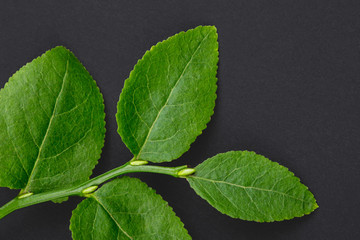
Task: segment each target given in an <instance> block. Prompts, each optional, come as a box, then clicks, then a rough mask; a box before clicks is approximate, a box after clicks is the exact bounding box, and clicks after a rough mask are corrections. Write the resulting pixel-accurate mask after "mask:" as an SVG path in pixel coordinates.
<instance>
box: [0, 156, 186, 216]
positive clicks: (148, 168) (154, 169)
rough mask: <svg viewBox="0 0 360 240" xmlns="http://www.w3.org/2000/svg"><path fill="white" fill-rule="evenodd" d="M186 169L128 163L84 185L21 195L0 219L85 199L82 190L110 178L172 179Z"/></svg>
mask: <svg viewBox="0 0 360 240" xmlns="http://www.w3.org/2000/svg"><path fill="white" fill-rule="evenodd" d="M185 168H187V166H186V165H184V166H180V167H162V166H154V165H140V166H133V165H130V162H129V163H126V164H124V165H122V166H120V167H117V168H114V169H112V170H110V171H108V172H106V173H104V174H102V175H99V176H97V177H94V178H92V179H90V180H88V181H86V182H84V183H81V184H79V185H77V186H74V187H70V188H64V189H59V190H55V191H49V192H43V193H37V194H33V195H30V196H28V197H24V198H21V195H19V196H17V197H16V198H14V199H13V200H11V201H10V202H8V203H7V204H5V205H4V206H2V207H1V208H0V219H2V218H3V217H5V216H6V215H8V214H10V213H11V212H13V211H15V210H17V209H20V208H24V207H28V206H31V205H35V204H38V203H42V202H47V201H51V200H56V199H59V198H64V197H68V196H81V197H85V196H86V194H84V193H83V192H82V191H83V190H84V189H87V188H88V187H91V186H98V185H100V184H102V183H104V182H106V181H108V180H110V179H112V178H115V177H117V176H120V175H123V174H126V173H134V172H151V173H160V174H166V175H170V176H173V177H180V176H179V175H178V172H179V171H180V170H183V169H185Z"/></svg>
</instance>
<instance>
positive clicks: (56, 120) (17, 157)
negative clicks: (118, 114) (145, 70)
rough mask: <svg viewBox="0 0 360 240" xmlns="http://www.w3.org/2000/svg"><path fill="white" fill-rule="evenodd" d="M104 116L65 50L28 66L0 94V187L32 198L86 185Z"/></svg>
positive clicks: (92, 86)
mask: <svg viewBox="0 0 360 240" xmlns="http://www.w3.org/2000/svg"><path fill="white" fill-rule="evenodd" d="M104 117H105V113H104V105H103V98H102V95H101V93H100V91H99V89H98V87H97V86H96V83H95V81H94V80H93V79H92V77H91V76H90V75H89V73H88V72H87V71H86V69H85V68H84V67H83V66H82V65H81V63H80V62H79V60H77V59H76V58H75V56H74V55H73V54H72V53H71V52H70V51H69V50H67V49H65V48H64V47H56V48H54V49H52V50H50V51H47V52H46V53H45V54H43V55H42V56H40V57H38V58H36V59H35V60H33V61H32V62H31V63H28V64H27V65H25V66H24V67H22V68H21V69H20V70H19V71H18V72H16V73H15V74H14V75H13V76H12V77H11V78H10V79H9V82H8V83H7V84H6V85H5V87H4V88H3V89H2V90H1V91H0V129H1V131H0V139H1V142H0V169H1V171H0V186H3V187H9V188H15V189H23V192H35V193H36V192H43V191H46V190H49V189H56V188H61V187H65V186H66V187H70V186H72V185H75V184H78V183H80V182H83V181H85V180H87V179H88V178H89V176H90V175H91V172H92V169H93V168H94V166H95V165H96V163H97V160H98V159H99V157H100V153H101V148H102V147H103V144H104V136H105V122H104Z"/></svg>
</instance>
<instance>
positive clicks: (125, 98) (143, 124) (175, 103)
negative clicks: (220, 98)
mask: <svg viewBox="0 0 360 240" xmlns="http://www.w3.org/2000/svg"><path fill="white" fill-rule="evenodd" d="M217 62H218V43H217V33H216V28H215V27H212V26H199V27H197V28H195V29H192V30H189V31H187V32H181V33H179V34H176V35H175V36H173V37H170V38H168V39H167V40H165V41H163V42H160V43H158V44H157V45H155V46H153V47H152V48H151V50H149V51H147V52H146V53H145V55H144V57H143V58H142V59H141V60H139V62H138V63H137V64H136V66H135V68H134V70H133V71H132V72H131V73H130V77H129V78H128V79H127V80H126V81H125V86H124V89H123V90H122V93H121V95H120V100H119V103H118V113H117V122H118V126H119V128H118V132H119V134H120V136H121V138H122V140H123V142H124V143H125V144H126V146H127V147H128V148H129V149H130V150H131V152H132V153H133V154H134V155H135V157H136V158H137V159H142V160H147V161H152V162H166V161H171V160H173V159H176V158H178V157H180V156H181V155H182V154H183V153H184V152H186V151H187V150H188V149H189V148H190V144H191V143H192V142H194V141H195V139H196V137H197V136H198V135H199V134H201V132H202V131H203V130H204V129H205V128H206V124H207V123H208V122H209V121H210V116H211V115H212V114H213V108H214V106H215V99H216V94H215V92H216V88H217V87H216V80H217V79H216V71H217Z"/></svg>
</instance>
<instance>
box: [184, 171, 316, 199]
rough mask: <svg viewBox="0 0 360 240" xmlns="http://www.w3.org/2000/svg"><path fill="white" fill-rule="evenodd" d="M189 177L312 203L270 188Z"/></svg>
mask: <svg viewBox="0 0 360 240" xmlns="http://www.w3.org/2000/svg"><path fill="white" fill-rule="evenodd" d="M189 178H196V179H199V180H203V181H208V182H212V183H220V184H227V185H231V186H235V187H239V188H242V189H244V190H246V189H254V190H257V191H264V192H272V193H276V194H280V195H283V196H286V197H289V198H293V199H295V200H298V201H301V202H305V203H312V202H310V201H305V200H303V199H300V198H297V197H294V196H292V195H289V194H286V193H283V192H279V191H274V190H271V189H266V188H259V187H253V186H243V185H239V184H235V183H230V182H225V181H220V180H213V179H209V178H203V177H198V176H190V177H189Z"/></svg>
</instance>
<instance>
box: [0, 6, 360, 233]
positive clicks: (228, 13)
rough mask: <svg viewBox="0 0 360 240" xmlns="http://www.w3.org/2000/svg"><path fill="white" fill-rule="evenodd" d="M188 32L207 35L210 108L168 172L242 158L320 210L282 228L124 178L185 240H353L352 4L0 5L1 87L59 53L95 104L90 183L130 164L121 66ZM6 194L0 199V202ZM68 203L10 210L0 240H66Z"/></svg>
mask: <svg viewBox="0 0 360 240" xmlns="http://www.w3.org/2000/svg"><path fill="white" fill-rule="evenodd" d="M197 25H215V26H216V27H217V28H218V33H219V44H220V49H219V50H220V62H219V72H218V78H219V82H218V86H219V88H218V91H217V93H218V99H217V102H216V103H217V105H216V108H215V114H214V116H213V118H212V121H211V122H210V124H209V125H208V128H207V129H206V131H205V132H204V133H203V134H202V135H201V136H199V137H198V138H197V140H196V142H195V143H194V144H192V147H191V149H190V151H189V152H187V153H186V154H184V155H183V157H181V159H179V160H177V161H176V162H174V163H172V164H170V165H173V166H175V165H181V164H190V165H191V166H196V165H197V164H198V163H200V162H202V161H203V160H204V159H206V158H208V157H211V156H213V155H215V154H217V153H221V152H226V151H229V150H242V149H248V150H253V151H256V152H257V153H260V154H263V155H265V156H267V157H269V158H270V159H272V160H274V161H277V162H279V163H281V164H283V165H285V166H287V167H288V168H289V169H290V170H292V171H293V172H294V173H295V174H296V175H297V176H299V177H300V178H301V179H302V182H303V183H304V184H306V185H307V186H309V188H310V190H311V191H312V192H313V193H314V194H315V197H316V198H317V200H318V203H319V205H320V208H319V209H318V210H316V211H315V212H314V213H313V214H311V215H309V216H305V217H303V218H297V219H294V220H290V221H285V222H277V223H265V224H259V223H253V222H246V221H242V220H235V219H231V218H230V217H227V216H225V215H222V214H220V213H219V212H217V211H216V210H214V209H212V208H211V207H210V206H209V205H208V204H207V202H205V201H204V200H202V199H201V198H200V197H197V196H196V195H195V194H194V192H193V191H192V190H191V189H190V188H189V187H188V184H187V183H186V182H185V181H184V180H181V179H180V180H179V179H174V178H171V177H168V176H162V175H155V174H137V175H136V176H139V177H140V178H141V179H142V180H144V181H145V182H146V183H148V184H149V185H150V186H152V187H153V188H155V189H156V190H157V192H158V193H160V194H161V195H162V196H163V197H164V199H165V200H167V201H168V202H169V204H170V205H171V206H172V207H173V208H174V210H175V211H176V213H177V215H178V216H179V217H180V218H181V219H182V220H183V222H184V223H185V227H186V228H187V229H188V230H189V233H190V234H191V235H192V236H193V238H194V239H262V238H266V239H359V238H360V230H359V216H358V215H359V213H360V207H359V200H360V193H359V180H360V176H359V170H360V167H359V166H360V164H359V162H360V161H359V155H360V154H359V148H360V140H359V134H360V128H359V125H360V111H359V101H360V97H359V88H360V84H359V80H360V2H359V1H352V2H351V1H341V0H340V1H314V0H311V1H290V0H284V1H250V0H249V1H239V0H236V1H235V0H232V1H230V0H226V1H225V0H224V1H209V0H206V1H205V0H204V1H187V0H186V1H185V0H182V1H130V0H129V1H120V0H117V1H116V0H113V1H107V0H103V1H100V0H99V1H95V0H93V1H49V0H44V1H14V0H11V1H4V0H2V1H1V2H0V83H1V87H3V85H4V84H5V82H6V81H7V79H8V78H9V77H10V76H11V75H12V74H13V73H14V72H15V71H16V70H17V69H19V68H20V67H21V66H22V65H24V64H25V63H27V62H29V61H31V60H32V59H33V58H35V57H37V56H39V55H41V54H42V53H43V52H44V51H46V50H47V49H50V48H52V47H54V46H57V45H64V46H66V47H68V48H69V49H71V50H72V51H73V52H74V53H75V55H76V56H77V57H78V58H79V59H80V61H81V62H82V63H83V64H84V65H85V66H86V68H87V69H88V71H89V72H90V73H91V74H92V76H93V77H94V79H95V80H96V81H97V83H98V85H99V87H100V89H101V91H102V93H103V95H104V98H105V105H106V114H107V115H106V121H107V125H106V127H107V134H106V143H105V147H104V149H103V154H102V158H101V160H100V162H99V164H98V166H97V168H96V170H95V173H94V174H95V175H97V174H100V173H103V172H105V171H107V170H109V169H112V168H114V167H116V166H118V165H119V164H122V163H125V162H126V161H127V160H129V159H130V157H131V154H130V152H129V151H128V150H127V149H126V147H125V145H124V144H123V143H122V142H121V139H120V137H119V136H118V134H117V132H116V128H117V125H116V121H115V117H114V115H115V113H116V103H117V101H118V97H119V94H120V92H121V89H122V87H123V83H124V80H125V79H126V78H127V77H128V74H129V72H130V71H131V70H132V68H133V66H134V65H135V63H136V62H137V60H138V59H139V58H141V57H142V55H143V54H144V52H145V51H146V50H147V49H149V48H150V47H151V46H152V45H154V44H155V43H157V42H158V41H161V40H163V39H165V38H167V37H169V36H171V35H173V34H175V33H177V32H179V31H182V30H187V29H189V28H194V27H196V26H197ZM0 141H1V139H0ZM0 170H1V169H0ZM16 194H17V192H16V191H10V190H8V189H1V190H0V204H4V203H5V202H6V201H8V200H10V199H11V198H12V197H14V196H15V195H16ZM79 202H80V199H79V198H71V199H70V200H69V201H68V202H66V203H63V204H54V203H44V204H40V205H37V206H32V207H28V208H26V209H22V210H19V211H16V212H14V213H12V214H10V215H9V216H7V217H6V218H4V219H2V220H1V221H0V239H62V240H63V239H71V233H70V231H69V230H68V225H69V219H70V216H71V211H72V210H73V209H74V208H75V207H76V205H77V204H78V203H79Z"/></svg>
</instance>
